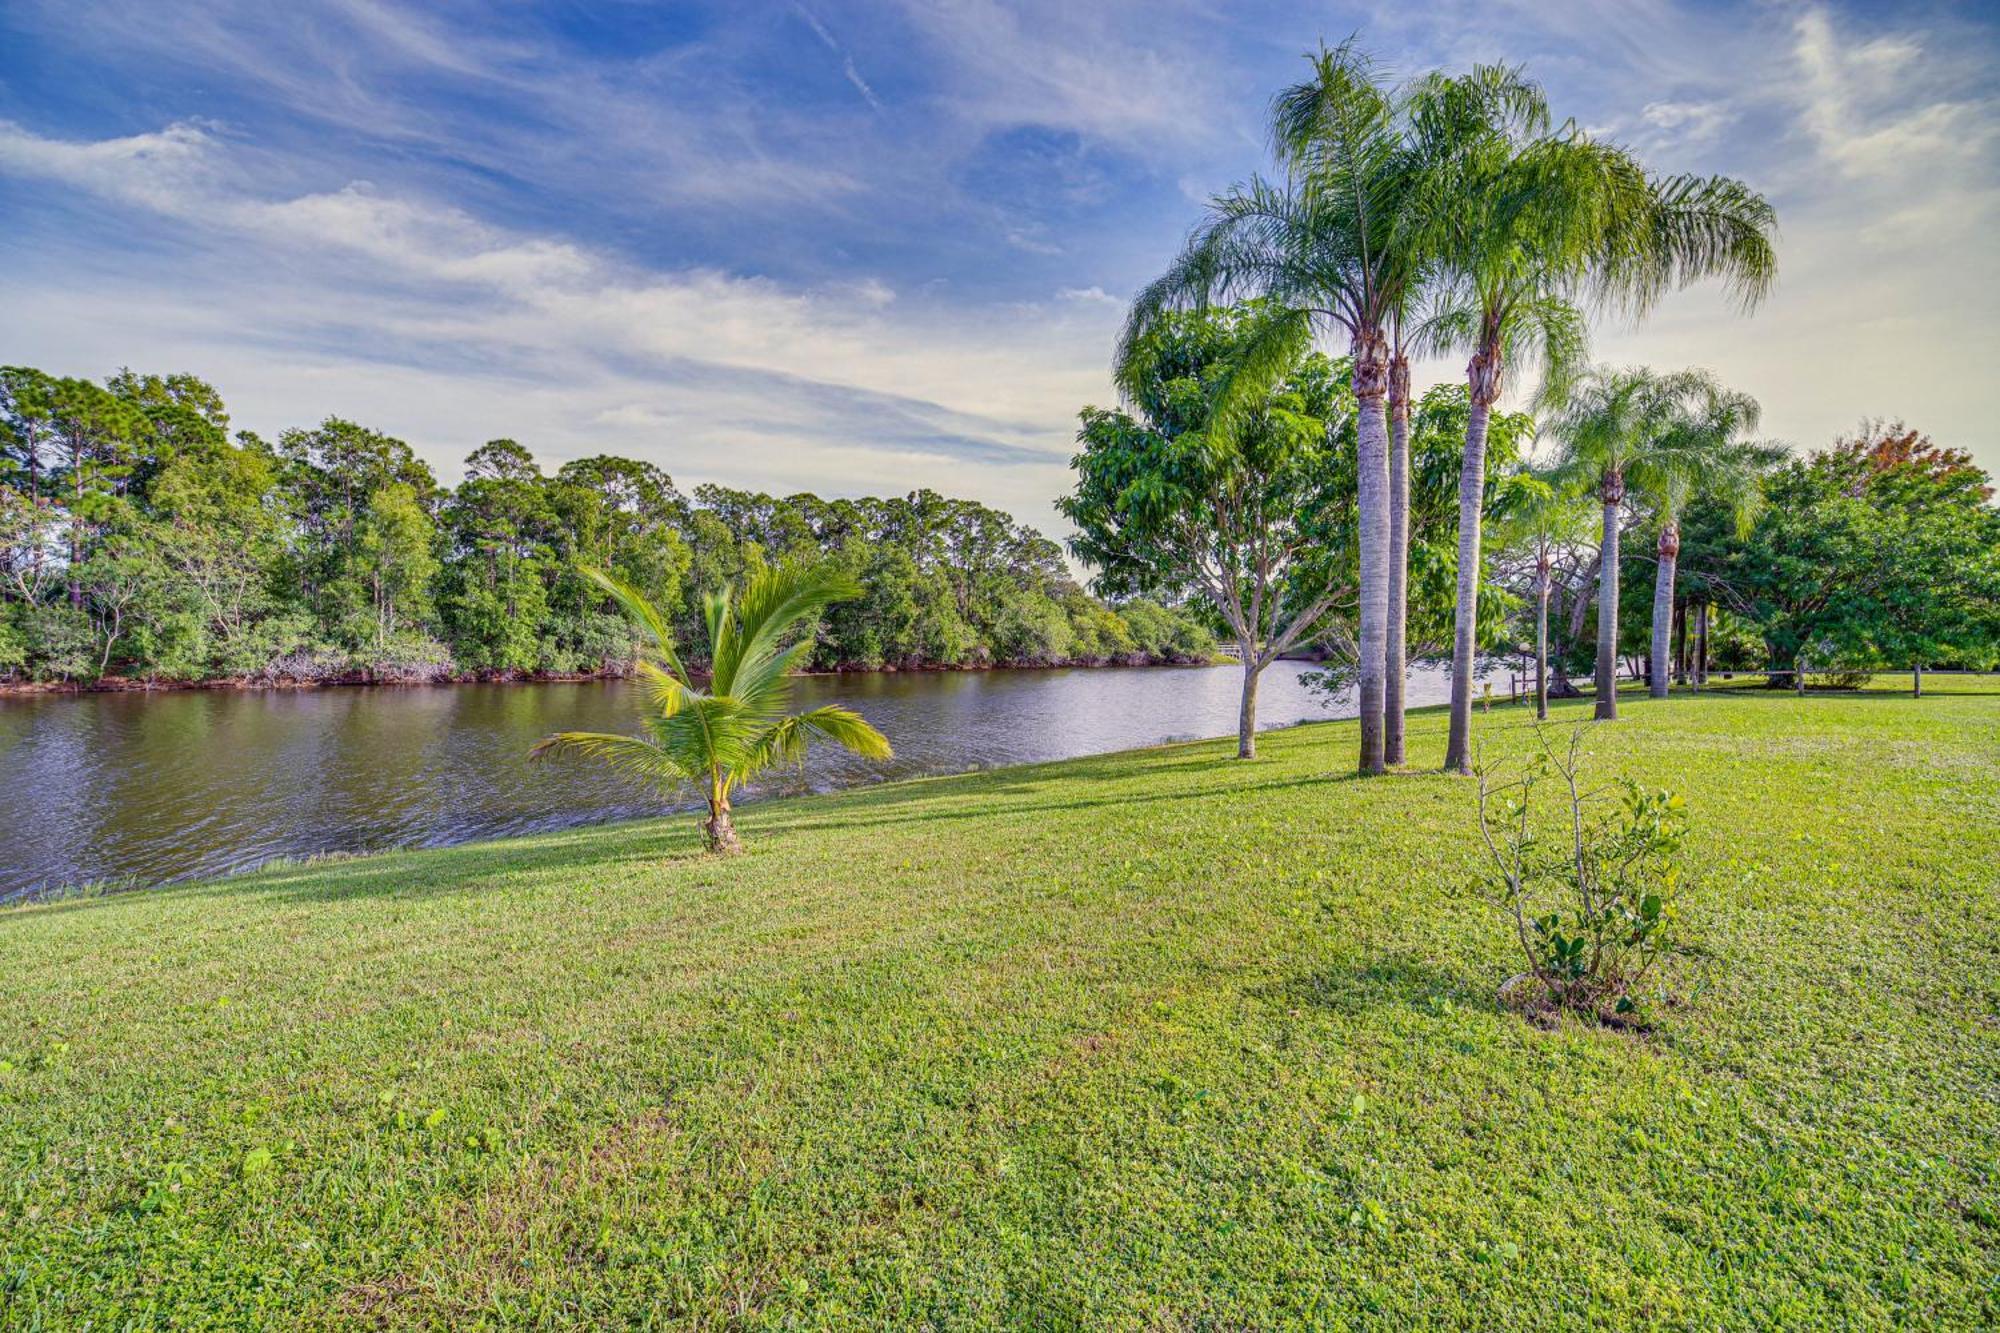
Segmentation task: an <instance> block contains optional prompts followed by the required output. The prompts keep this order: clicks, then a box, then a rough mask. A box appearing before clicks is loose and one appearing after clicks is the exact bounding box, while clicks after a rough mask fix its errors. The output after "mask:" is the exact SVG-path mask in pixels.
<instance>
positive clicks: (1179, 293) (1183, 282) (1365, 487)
mask: <svg viewBox="0 0 2000 1333" xmlns="http://www.w3.org/2000/svg"><path fill="white" fill-rule="evenodd" d="M1311 62H1312V73H1311V75H1310V76H1309V77H1308V78H1306V79H1305V80H1303V81H1302V82H1300V83H1297V84H1295V85H1293V86H1292V87H1290V88H1287V89H1286V90H1285V91H1283V92H1282V93H1280V94H1279V95H1278V97H1277V99H1276V100H1275V101H1274V103H1273V104H1272V111H1271V121H1272V125H1271V139H1272V145H1273V148H1274V149H1275V151H1276V153H1277V157H1278V159H1279V161H1280V162H1281V163H1282V164H1283V166H1284V168H1285V181H1284V183H1283V184H1282V185H1274V184H1272V183H1269V182H1267V181H1264V180H1260V179H1256V178H1252V180H1251V181H1250V183H1249V184H1247V185H1244V186H1239V187H1237V188H1236V189H1234V190H1231V191H1230V192H1229V193H1227V194H1224V195H1222V196H1219V197H1218V198H1216V199H1215V200H1213V201H1212V202H1211V203H1210V205H1209V209H1208V217H1207V218H1206V219H1205V220H1204V221H1203V222H1202V223H1201V224H1200V225H1199V226H1198V227H1197V228H1196V230H1195V233H1194V235H1193V236H1192V237H1191V238H1190V239H1189V241H1188V244H1187V246H1186V247H1185V248H1184V249H1183V250H1182V252H1181V254H1180V255H1179V256H1178V257H1177V258H1176V259H1175V260H1174V262H1173V264H1172V265H1171V266H1170V267H1169V268H1168V270H1167V272H1166V273H1165V274H1164V275H1163V276H1162V277H1160V278H1158V279H1157V280H1155V281H1154V282H1153V283H1152V284H1151V285H1150V286H1148V287H1147V288H1146V289H1145V290H1144V291H1142V292H1141V293H1140V294H1139V296H1138V298H1137V299H1136V300H1135V301H1134V302H1133V305H1132V311H1131V314H1130V315H1129V316H1128V318H1127V320H1126V325H1125V333H1124V336H1123V338H1122V339H1121V340H1120V345H1119V356H1118V364H1119V367H1120V371H1119V373H1120V379H1121V382H1122V381H1123V380H1124V379H1125V378H1126V376H1127V374H1128V371H1127V370H1126V367H1127V366H1128V364H1129V363H1130V361H1131V357H1132V353H1133V349H1135V348H1136V347H1137V346H1138V345H1139V344H1140V342H1141V341H1142V340H1143V339H1144V337H1145V335H1146V334H1147V332H1148V331H1149V330H1151V329H1152V328H1153V327H1154V325H1155V324H1157V323H1158V322H1159V320H1160V318H1161V316H1162V315H1164V314H1165V313H1166V312H1168V311H1171V310H1175V309H1184V308H1198V307H1201V306H1205V305H1207V304H1209V303H1211V302H1214V301H1238V300H1244V299H1251V298H1261V299H1264V300H1267V301H1268V302H1269V303H1270V305H1271V307H1272V308H1273V309H1274V310H1275V311H1276V312H1277V315H1276V316H1275V317H1274V318H1272V319H1270V320H1267V321H1265V326H1266V333H1267V335H1268V353H1267V354H1264V355H1257V354H1255V353H1254V350H1253V352H1252V354H1248V355H1246V356H1245V358H1244V361H1243V368H1242V371H1241V381H1242V385H1243V391H1244V401H1246V402H1251V401H1255V400H1256V399H1258V398H1259V397H1261V395H1262V394H1263V393H1264V392H1265V390H1266V389H1268V387H1269V385H1270V383H1271V382H1272V381H1273V380H1274V379H1275V378H1276V377H1277V375H1278V374H1280V373H1281V367H1283V366H1285V365H1288V364H1290V362H1291V360H1292V358H1294V357H1295V356H1296V354H1297V350H1298V348H1299V346H1300V345H1301V343H1304V342H1309V341H1310V339H1311V337H1312V335H1313V334H1314V333H1315V332H1319V331H1328V330H1339V331H1340V332H1342V333H1344V334H1345V335H1346V337H1347V341H1348V349H1349V356H1350V358H1351V374H1352V376H1353V385H1354V395H1355V398H1356V399H1357V401H1358V407H1359V419H1358V421H1357V423H1356V424H1357V443H1356V454H1357V463H1358V468H1359V479H1358V482H1357V492H1358V496H1357V498H1358V508H1359V511H1360V513H1359V520H1360V522H1359V526H1360V548H1361V549H1360V621H1361V625H1360V631H1361V632H1360V673H1359V674H1360V696H1361V697H1360V705H1361V757H1360V770H1361V772H1363V773H1381V772H1383V771H1384V768H1385V759H1384V749H1383V716H1384V708H1383V705H1384V695H1385V690H1386V677H1385V662H1386V652H1385V645H1386V642H1387V637H1388V624H1389V564H1390V559H1389V494H1388V493H1389V457H1388V455H1389V438H1388V434H1389V428H1388V413H1387V407H1386V403H1385V399H1386V397H1387V395H1388V392H1389V379H1390V349H1389V339H1388V335H1387V330H1388V327H1389V324H1390V321H1391V319H1392V317H1393V315H1394V313H1395V312H1396V311H1398V310H1399V309H1401V308H1402V306H1403V304H1404V302H1405V299H1406V296H1407V292H1408V289H1409V287H1410V286H1411V284H1412V283H1413V282H1414V280H1415V279H1416V277H1417V276H1418V271H1419V269H1420V264H1419V262H1418V260H1419V256H1418V255H1417V253H1416V252H1415V251H1414V250H1413V249H1411V248H1410V247H1409V245H1408V244H1407V243H1406V235H1405V233H1406V228H1405V226H1404V225H1403V220H1402V210H1403V209H1404V208H1405V207H1406V206H1407V203H1408V202H1409V201H1410V200H1412V199H1413V198H1414V197H1415V196H1414V194H1413V192H1412V190H1411V188H1410V187H1411V184H1412V182H1413V179H1414V177H1413V174H1412V173H1413V170H1414V162H1413V160H1412V158H1411V157H1410V154H1409V152H1408V145H1407V144H1406V142H1405V139H1404V136H1403V134H1402V130H1401V121H1400V117H1399V115H1398V109H1397V106H1396V102H1395V99H1394V98H1393V97H1392V96H1391V94H1390V92H1389V91H1388V90H1387V89H1386V88H1385V87H1384V86H1383V84H1382V83H1381V81H1380V79H1379V78H1378V77H1377V75H1376V73H1375V70H1374V68H1373V66H1372V65H1371V64H1370V62H1369V60H1368V58H1367V57H1366V56H1364V55H1362V54H1361V53H1360V52H1359V51H1356V50H1355V49H1354V48H1353V47H1352V45H1342V46H1340V47H1337V48H1334V49H1332V50H1328V49H1326V48H1321V50H1320V51H1319V53H1318V54H1317V55H1316V56H1314V57H1311Z"/></svg>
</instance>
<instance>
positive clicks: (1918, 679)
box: [1910, 662, 1924, 699]
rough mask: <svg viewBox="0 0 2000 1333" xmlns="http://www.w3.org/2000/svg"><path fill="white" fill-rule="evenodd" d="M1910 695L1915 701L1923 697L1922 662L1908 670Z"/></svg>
mask: <svg viewBox="0 0 2000 1333" xmlns="http://www.w3.org/2000/svg"><path fill="white" fill-rule="evenodd" d="M1910 695H1911V697H1912V698H1916V699H1921V698H1923V697H1924V664H1923V663H1922V662H1919V663H1917V664H1916V665H1915V666H1913V667H1911V668H1910Z"/></svg>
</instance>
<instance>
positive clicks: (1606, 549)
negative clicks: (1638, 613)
mask: <svg viewBox="0 0 2000 1333" xmlns="http://www.w3.org/2000/svg"><path fill="white" fill-rule="evenodd" d="M1598 497H1599V499H1601V500H1602V501H1603V502H1604V536H1603V539H1602V541H1601V542H1600V543H1599V545H1598V557H1597V670H1596V676H1597V706H1596V708H1595V709H1594V711H1593V714H1592V715H1593V716H1594V717H1595V718H1596V719H1597V720H1598V721H1600V722H1615V721H1617V720H1618V506H1619V505H1620V504H1622V503H1623V502H1624V500H1625V478H1624V477H1622V476H1620V475H1619V474H1618V473H1616V472H1613V473H1609V474H1607V475H1606V476H1605V478H1604V484H1603V485H1602V486H1601V487H1600V488H1599V491H1598Z"/></svg>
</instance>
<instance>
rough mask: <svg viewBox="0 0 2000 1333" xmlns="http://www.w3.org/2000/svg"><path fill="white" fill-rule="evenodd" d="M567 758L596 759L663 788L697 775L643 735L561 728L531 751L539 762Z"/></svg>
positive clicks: (532, 755)
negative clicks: (564, 729) (561, 729)
mask: <svg viewBox="0 0 2000 1333" xmlns="http://www.w3.org/2000/svg"><path fill="white" fill-rule="evenodd" d="M567 757H580V758H584V759H594V760H597V761H599V762H601V763H605V764H609V765H610V766H611V767H612V768H615V769H617V770H619V771H620V772H623V773H626V774H629V775H630V776H632V777H636V778H641V779H644V780H645V781H648V782H651V783H654V784H655V785H657V786H660V787H662V788H666V787H672V786H676V785H678V784H680V783H683V782H686V781H688V780H689V778H691V777H692V776H693V775H692V774H691V773H689V771H688V770H687V769H686V768H684V767H683V766H682V765H681V764H680V763H679V762H677V761H676V760H675V759H674V758H673V756H672V755H670V754H668V753H667V752H666V751H665V750H664V749H662V748H661V747H660V746H659V745H658V744H656V743H654V742H653V741H649V740H647V739H645V738H644V737H642V736H620V735H616V734H614V733H611V732H604V731H559V732H557V733H556V734H555V735H553V736H549V737H545V738H544V739H542V740H541V741H539V742H537V743H536V744H535V747H534V748H533V749H531V750H529V751H528V758H529V759H530V760H531V761H533V762H536V763H540V762H542V761H544V760H548V759H556V758H567Z"/></svg>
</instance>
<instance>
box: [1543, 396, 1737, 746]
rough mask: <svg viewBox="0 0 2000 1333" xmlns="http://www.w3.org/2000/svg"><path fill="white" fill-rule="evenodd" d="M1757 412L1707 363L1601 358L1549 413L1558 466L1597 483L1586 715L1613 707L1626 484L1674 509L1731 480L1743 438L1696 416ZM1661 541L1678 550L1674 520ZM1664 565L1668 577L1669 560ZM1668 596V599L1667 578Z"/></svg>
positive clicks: (1570, 479) (1602, 714) (1570, 480)
mask: <svg viewBox="0 0 2000 1333" xmlns="http://www.w3.org/2000/svg"><path fill="white" fill-rule="evenodd" d="M1755 413H1756V405H1755V403H1753V402H1751V401H1750V400H1748V399H1745V398H1743V397H1742V396H1741V395H1737V394H1732V393H1730V392H1729V391H1728V390H1726V389H1724V388H1723V387H1722V386H1721V385H1720V384H1718V383H1717V382H1716V380H1715V378H1714V377H1713V376H1711V375H1709V374H1708V373H1707V372H1706V371H1699V370H1684V371H1679V372H1676V373H1673V374H1668V375H1656V374H1654V373H1653V372H1652V371H1650V370H1647V369H1644V368H1643V367H1641V368H1637V369H1624V370H1612V369H1608V368H1603V367H1600V368H1598V369H1596V370H1593V371H1591V372H1590V373H1589V374H1587V375H1586V376H1584V377H1583V379H1582V380H1581V381H1580V382H1579V383H1578V384H1577V386H1576V387H1575V388H1574V389H1572V390H1571V392H1570V394H1569V397H1568V400H1567V402H1566V403H1565V405H1564V407H1563V408H1562V410H1561V412H1560V413H1559V414H1558V415H1557V416H1556V418H1555V421H1554V431H1555V434H1556V436H1557V438H1558V439H1559V440H1561V442H1562V455H1561V459H1560V461H1559V463H1558V466H1557V469H1556V472H1557V475H1558V477H1559V478H1560V479H1561V481H1562V482H1563V483H1564V484H1573V485H1579V486H1583V487H1586V488H1587V489H1589V490H1591V491H1593V492H1595V494H1596V496H1597V500H1598V503H1599V505H1600V506H1601V508H1602V511H1603V520H1602V537H1601V539H1600V548H1599V557H1598V573H1597V588H1598V593H1597V672H1596V677H1597V698H1596V708H1595V714H1594V715H1595V716H1596V717H1597V718H1598V719H1599V720H1602V721H1612V720H1615V719H1616V718H1617V716H1618V548H1619V536H1620V533H1621V531H1622V529H1623V512H1624V505H1625V501H1626V498H1627V494H1628V490H1630V489H1637V490H1638V491H1640V492H1641V493H1642V494H1645V495H1647V496H1649V497H1650V498H1652V499H1653V500H1654V501H1655V502H1656V503H1658V504H1659V505H1660V506H1661V508H1662V511H1663V512H1665V513H1671V514H1674V515H1678V513H1679V508H1680V505H1681V504H1682V503H1684V501H1685V499H1686V497H1687V496H1688V495H1689V494H1691V493H1694V492H1695V491H1705V490H1707V489H1708V488H1710V487H1715V488H1718V489H1721V490H1729V489H1731V488H1732V487H1733V486H1734V485H1735V482H1734V480H1733V479H1734V478H1735V477H1737V476H1738V475H1740V474H1741V473H1743V472H1744V471H1746V470H1747V469H1748V462H1747V457H1748V456H1747V455H1745V454H1743V452H1742V451H1743V446H1733V447H1731V448H1723V447H1721V446H1718V445H1716V444H1715V443H1714V442H1713V441H1712V440H1710V439H1708V438H1707V437H1706V436H1705V434H1704V432H1703V430H1702V429H1700V428H1699V423H1702V422H1706V421H1710V420H1724V419H1728V418H1730V417H1732V416H1733V417H1735V418H1736V419H1738V420H1747V421H1754V420H1755ZM1725 440H1726V436H1725ZM1670 534H1671V535H1670ZM1661 541H1662V547H1661V549H1662V552H1663V554H1664V552H1665V550H1666V547H1667V546H1668V545H1669V544H1671V545H1672V546H1673V548H1674V553H1675V555H1678V551H1679V530H1678V527H1677V526H1675V525H1674V524H1673V523H1671V522H1670V523H1668V524H1667V525H1666V526H1664V527H1663V528H1662V531H1661ZM1663 573H1664V575H1665V580H1664V581H1666V582H1668V583H1669V584H1671V580H1672V567H1671V563H1669V565H1668V567H1667V568H1666V569H1665V570H1664V571H1663ZM1668 597H1669V601H1668V602H1667V605H1668V607H1669V608H1671V606H1672V601H1671V597H1672V589H1671V587H1669V589H1668ZM1655 618H1656V620H1657V611H1656V615H1655ZM1655 633H1656V634H1658V629H1657V626H1656V629H1655Z"/></svg>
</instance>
